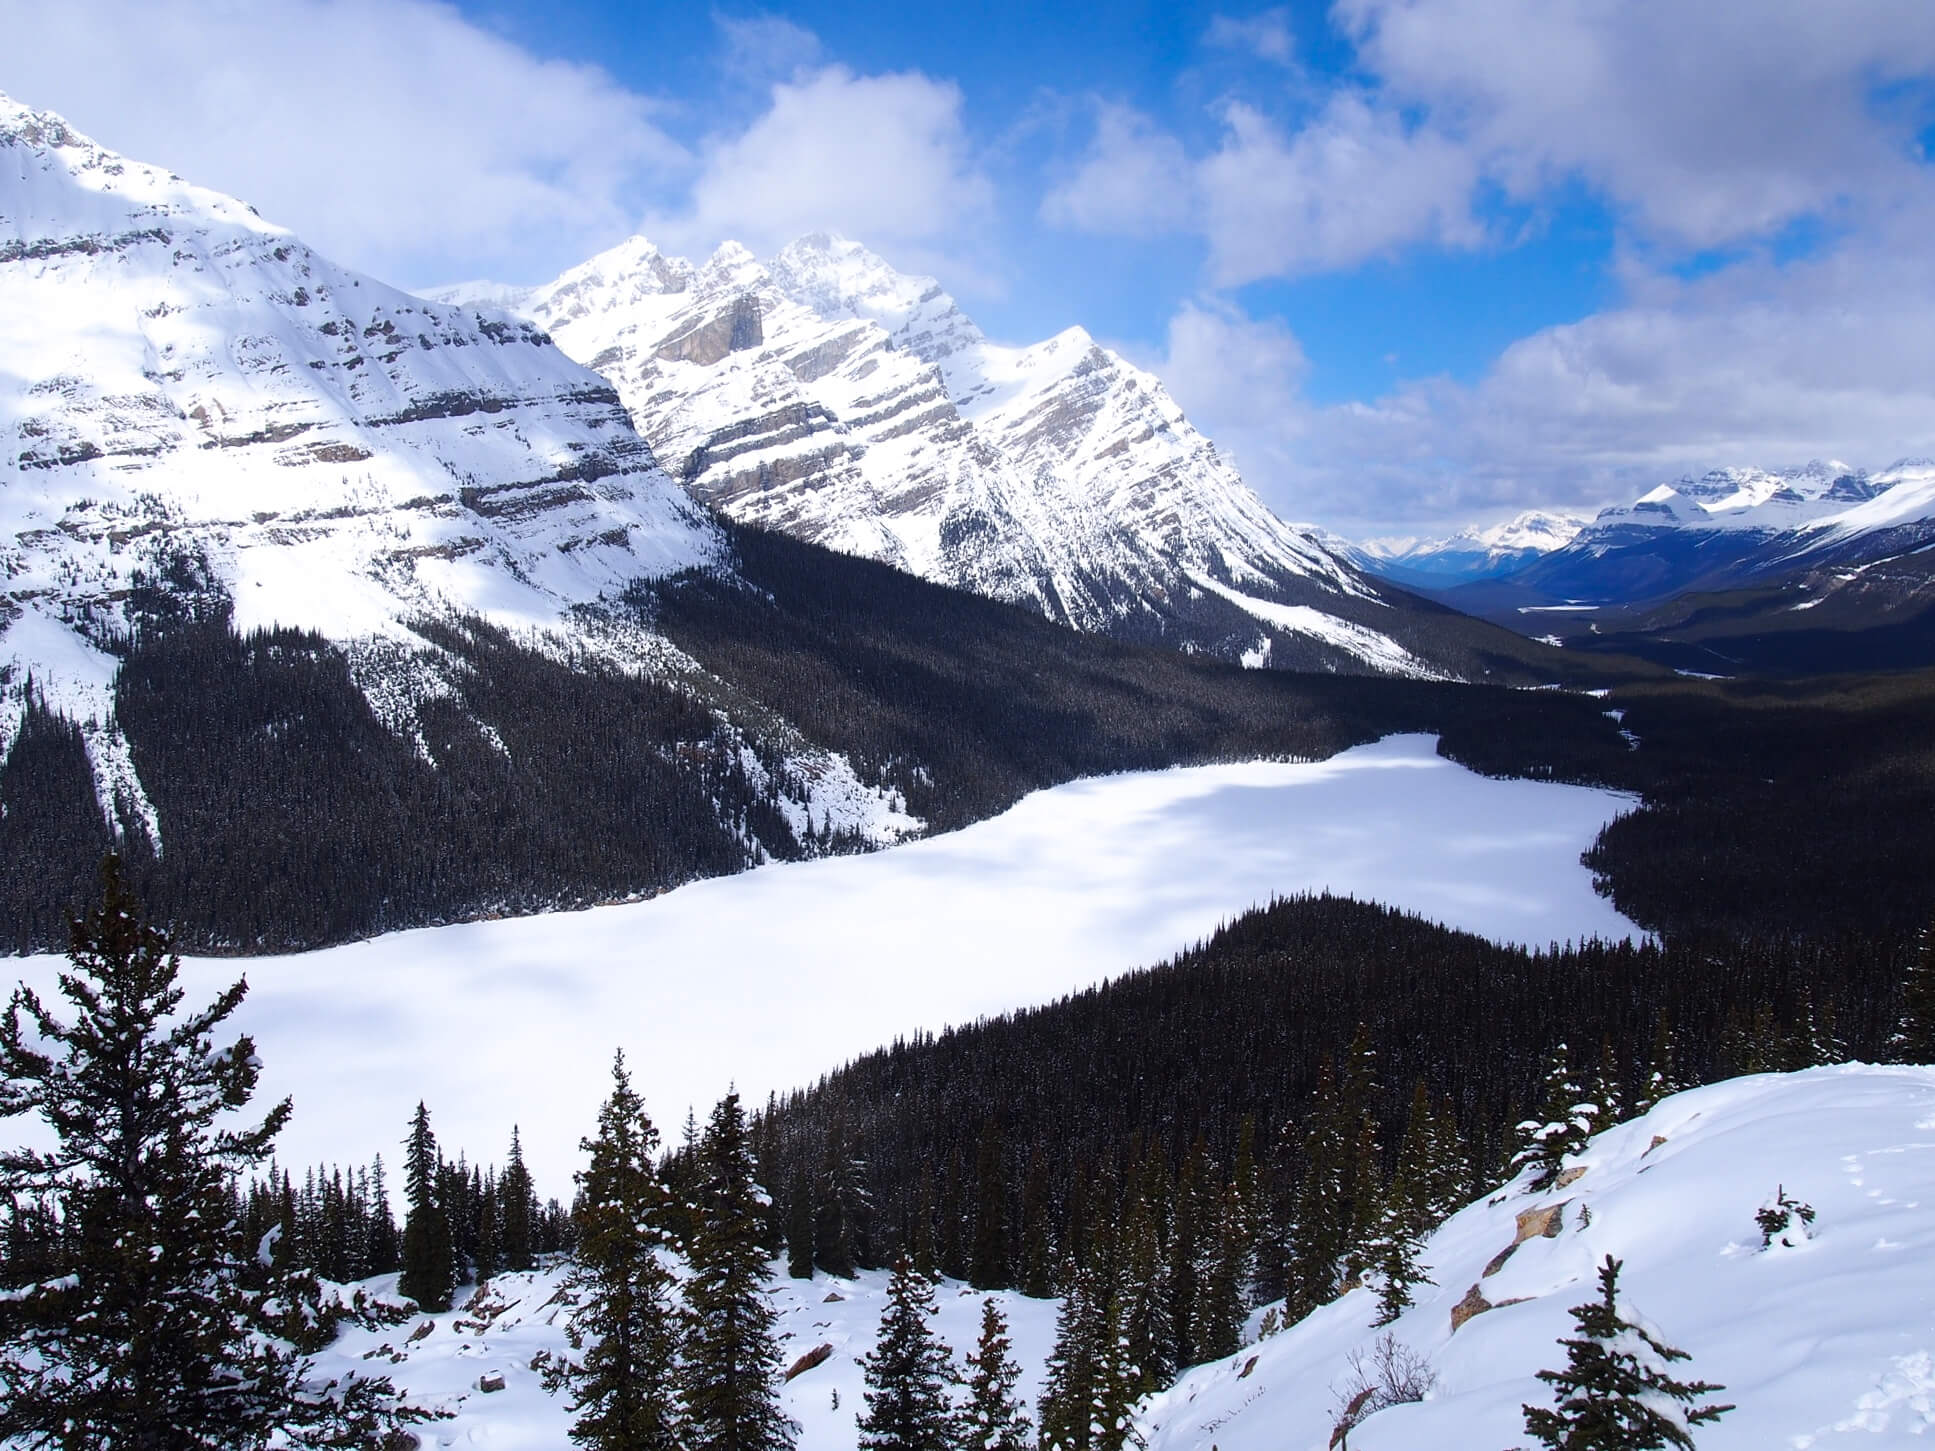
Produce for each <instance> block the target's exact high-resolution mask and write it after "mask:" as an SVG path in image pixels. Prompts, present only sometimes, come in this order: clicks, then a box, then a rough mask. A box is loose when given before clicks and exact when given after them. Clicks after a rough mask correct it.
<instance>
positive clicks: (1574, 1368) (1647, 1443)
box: [1523, 1255, 1733, 1451]
mask: <svg viewBox="0 0 1935 1451" xmlns="http://www.w3.org/2000/svg"><path fill="white" fill-rule="evenodd" d="M1619 1270H1620V1261H1618V1260H1616V1259H1614V1258H1613V1257H1612V1256H1611V1255H1607V1256H1606V1262H1605V1263H1604V1264H1603V1265H1601V1266H1600V1267H1599V1298H1598V1299H1597V1300H1593V1301H1590V1302H1588V1303H1586V1304H1584V1305H1575V1306H1573V1307H1572V1318H1573V1324H1574V1327H1575V1329H1576V1331H1577V1334H1576V1335H1574V1336H1573V1337H1571V1338H1570V1339H1566V1340H1561V1341H1560V1342H1559V1343H1560V1344H1561V1345H1563V1346H1564V1347H1565V1348H1566V1368H1565V1369H1564V1370H1542V1371H1540V1372H1539V1379H1540V1380H1542V1381H1544V1382H1546V1384H1548V1385H1550V1386H1551V1387H1552V1394H1553V1396H1554V1398H1555V1399H1556V1401H1557V1405H1555V1406H1549V1407H1548V1406H1529V1405H1528V1406H1526V1407H1524V1408H1523V1409H1524V1412H1525V1430H1526V1434H1528V1435H1530V1436H1534V1437H1536V1438H1537V1439H1538V1440H1539V1442H1540V1443H1541V1444H1542V1445H1544V1446H1545V1447H1546V1448H1547V1451H1664V1448H1667V1447H1676V1448H1679V1451H1692V1448H1693V1427H1695V1426H1698V1425H1702V1424H1704V1423H1706V1422H1708V1421H1715V1420H1718V1419H1719V1418H1720V1417H1721V1416H1722V1415H1723V1414H1725V1413H1726V1412H1728V1411H1730V1410H1732V1409H1733V1407H1732V1406H1724V1405H1716V1404H1714V1403H1713V1402H1711V1401H1709V1402H1707V1403H1705V1404H1703V1405H1702V1404H1697V1403H1698V1402H1699V1401H1700V1399H1701V1397H1703V1396H1708V1395H1711V1394H1712V1393H1713V1392H1715V1391H1721V1390H1725V1389H1726V1387H1725V1386H1718V1385H1712V1384H1709V1383H1708V1382H1706V1381H1691V1382H1688V1381H1679V1380H1675V1379H1674V1378H1673V1377H1672V1376H1671V1375H1669V1374H1668V1373H1667V1369H1666V1368H1667V1366H1668V1365H1670V1364H1671V1363H1672V1362H1674V1361H1676V1360H1685V1359H1687V1354H1686V1352H1685V1351H1683V1350H1676V1349H1674V1348H1673V1347H1672V1346H1670V1345H1666V1344H1664V1343H1662V1342H1661V1341H1660V1340H1658V1339H1657V1338H1655V1337H1654V1335H1653V1333H1652V1332H1651V1331H1650V1330H1648V1329H1646V1328H1645V1327H1644V1326H1643V1325H1640V1324H1638V1323H1636V1322H1635V1321H1633V1320H1630V1319H1627V1318H1626V1317H1625V1316H1623V1315H1621V1314H1620V1312H1619V1306H1618V1301H1617V1296H1618V1287H1619Z"/></svg>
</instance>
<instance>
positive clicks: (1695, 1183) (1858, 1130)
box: [1142, 1064, 1935, 1451]
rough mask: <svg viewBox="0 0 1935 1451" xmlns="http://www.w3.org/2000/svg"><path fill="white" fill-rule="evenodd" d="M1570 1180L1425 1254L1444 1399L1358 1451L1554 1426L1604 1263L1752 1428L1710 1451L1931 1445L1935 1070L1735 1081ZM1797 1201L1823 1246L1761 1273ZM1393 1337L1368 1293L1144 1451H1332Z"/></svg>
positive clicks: (1482, 1219)
mask: <svg viewBox="0 0 1935 1451" xmlns="http://www.w3.org/2000/svg"><path fill="white" fill-rule="evenodd" d="M1656 1140H1659V1141H1660V1142H1657V1143H1656V1142H1655V1141H1656ZM1577 1162H1578V1163H1580V1164H1583V1165H1585V1166H1586V1172H1585V1174H1584V1175H1583V1176H1582V1177H1581V1178H1579V1179H1578V1180H1577V1181H1576V1182H1575V1183H1573V1184H1571V1185H1569V1186H1568V1187H1566V1188H1564V1189H1559V1190H1554V1191H1552V1192H1549V1193H1546V1194H1542V1195H1537V1196H1530V1195H1527V1194H1525V1193H1524V1192H1523V1191H1522V1189H1520V1188H1517V1187H1514V1188H1513V1189H1511V1190H1510V1191H1508V1192H1502V1193H1500V1194H1495V1195H1493V1196H1492V1197H1491V1198H1489V1199H1485V1200H1480V1201H1479V1202H1478V1203H1476V1204H1473V1205H1471V1206H1470V1207H1468V1208H1466V1209H1464V1210H1463V1211H1461V1212H1460V1213H1458V1214H1456V1215H1454V1216H1453V1217H1452V1218H1451V1219H1450V1220H1448V1221H1447V1222H1446V1223H1445V1224H1444V1225H1443V1226H1442V1227H1441V1228H1440V1229H1439V1230H1438V1232H1437V1233H1436V1234H1434V1235H1433V1236H1432V1237H1431V1239H1430V1240H1429V1241H1428V1242H1427V1244H1426V1245H1425V1248H1424V1252H1423V1254H1422V1256H1421V1260H1422V1262H1423V1263H1424V1264H1426V1265H1429V1266H1431V1267H1432V1268H1431V1270H1430V1274H1431V1277H1432V1278H1433V1279H1434V1280H1436V1281H1437V1285H1436V1287H1435V1288H1433V1287H1432V1286H1421V1287H1420V1292H1419V1295H1418V1300H1419V1303H1418V1304H1417V1305H1416V1306H1414V1307H1413V1308H1412V1309H1411V1310H1409V1311H1408V1312H1406V1313H1405V1314H1404V1315H1403V1316H1401V1317H1400V1318H1399V1319H1398V1320H1397V1322H1396V1323H1395V1324H1393V1325H1392V1326H1391V1327H1390V1329H1391V1331H1392V1332H1393V1333H1395V1334H1396V1336H1397V1337H1398V1339H1399V1340H1400V1341H1402V1342H1403V1343H1404V1344H1405V1345H1407V1346H1409V1347H1410V1348H1411V1349H1412V1350H1413V1351H1416V1352H1419V1353H1421V1354H1423V1355H1425V1356H1427V1357H1429V1359H1430V1362H1431V1366H1432V1368H1433V1369H1434V1370H1435V1371H1436V1372H1437V1374H1438V1378H1439V1379H1438V1386H1437V1389H1436V1390H1435V1391H1434V1392H1433V1394H1432V1395H1430V1396H1429V1397H1428V1398H1427V1399H1425V1400H1424V1401H1422V1402H1418V1403H1414V1404H1409V1405H1399V1406H1393V1407H1391V1408H1390V1409H1388V1410H1385V1411H1382V1412H1379V1413H1378V1414H1377V1415H1375V1416H1372V1417H1370V1418H1369V1419H1367V1420H1365V1421H1364V1422H1363V1423H1362V1424H1361V1425H1359V1426H1358V1427H1357V1428H1356V1429H1355V1430H1353V1431H1352V1432H1351V1433H1350V1447H1351V1451H1416V1448H1420V1447H1442V1448H1445V1451H1454V1448H1455V1451H1498V1448H1504V1447H1509V1446H1525V1445H1526V1444H1527V1443H1528V1439H1529V1438H1528V1437H1527V1436H1526V1435H1525V1431H1524V1422H1523V1418H1522V1415H1521V1412H1520V1409H1519V1408H1520V1406H1521V1405H1523V1404H1524V1403H1527V1402H1530V1403H1532V1404H1534V1405H1550V1404H1551V1403H1552V1398H1551V1393H1550V1392H1549V1391H1548V1390H1547V1388H1546V1386H1545V1385H1544V1384H1543V1383H1542V1382H1540V1381H1539V1380H1538V1379H1536V1376H1537V1373H1538V1372H1539V1371H1540V1370H1546V1369H1557V1368H1562V1367H1563V1366H1564V1364H1565V1352H1564V1351H1563V1350H1561V1349H1560V1348H1559V1346H1558V1340H1559V1337H1560V1336H1562V1335H1570V1334H1571V1333H1572V1316H1571V1314H1570V1313H1569V1312H1570V1308H1571V1307H1572V1306H1574V1305H1577V1304H1580V1303H1581V1302H1583V1301H1586V1300H1590V1299H1593V1298H1595V1297H1596V1296H1597V1293H1598V1286H1597V1281H1596V1266H1597V1265H1598V1264H1599V1262H1600V1261H1602V1260H1603V1259H1604V1258H1605V1256H1606V1255H1608V1254H1611V1255H1613V1256H1615V1257H1617V1258H1618V1259H1620V1260H1621V1261H1623V1262H1624V1266H1625V1268H1624V1270H1623V1271H1622V1273H1621V1275H1620V1299H1621V1304H1622V1310H1623V1312H1624V1313H1626V1314H1628V1315H1629V1316H1632V1315H1633V1313H1634V1312H1637V1315H1638V1316H1639V1317H1643V1318H1644V1319H1645V1320H1646V1321H1648V1322H1650V1323H1651V1325H1652V1326H1653V1327H1654V1331H1655V1333H1656V1334H1658V1335H1659V1336H1660V1337H1661V1338H1662V1339H1664V1340H1665V1341H1666V1343H1667V1344H1669V1345H1674V1346H1677V1347H1679V1348H1680V1349H1682V1350H1684V1351H1686V1352H1687V1353H1688V1354H1689V1355H1690V1356H1691V1357H1692V1358H1691V1359H1690V1360H1688V1361H1686V1362H1685V1363H1683V1364H1682V1365H1680V1366H1679V1367H1677V1373H1678V1374H1680V1375H1681V1377H1682V1378H1683V1379H1687V1380H1709V1381H1717V1382H1719V1383H1721V1384H1722V1385H1724V1386H1725V1387H1726V1391H1725V1393H1724V1394H1721V1395H1719V1396H1717V1397H1716V1399H1718V1400H1719V1401H1721V1402H1732V1403H1734V1405H1735V1406H1736V1407H1737V1409H1735V1410H1734V1411H1732V1412H1730V1413H1729V1414H1727V1415H1726V1416H1723V1417H1722V1418H1721V1419H1720V1420H1719V1421H1717V1422H1715V1423H1713V1424H1712V1425H1707V1426H1701V1427H1699V1428H1697V1429H1696V1431H1695V1434H1694V1440H1695V1442H1696V1444H1697V1445H1698V1446H1699V1447H1700V1451H1790V1448H1791V1451H1831V1448H1836V1447H1855V1446H1858V1447H1861V1448H1863V1451H1883V1448H1887V1447H1910V1446H1914V1447H1925V1446H1927V1445H1929V1444H1931V1443H1930V1442H1929V1441H1928V1440H1927V1439H1926V1437H1927V1435H1928V1433H1929V1432H1930V1431H1931V1430H1935V1314H1931V1306H1935V1069H1928V1068H1883V1067H1869V1066H1866V1065H1862V1064H1845V1065H1841V1066H1838V1067H1833V1068H1815V1069H1810V1070H1808V1071H1807V1072H1805V1073H1794V1074H1762V1075H1758V1076H1755V1077H1751V1078H1738V1079H1733V1080H1731V1081H1729V1082H1726V1083H1718V1084H1714V1085H1712V1086H1710V1087H1707V1088H1701V1089H1696V1090H1694V1091H1692V1092H1689V1093H1682V1094H1678V1095H1676V1096H1674V1097H1672V1098H1670V1099H1667V1100H1666V1101H1664V1102H1663V1103H1661V1104H1660V1105H1659V1106H1658V1107H1657V1108H1655V1109H1654V1110H1653V1111H1652V1112H1651V1113H1650V1114H1647V1115H1646V1116H1645V1117H1643V1118H1640V1119H1636V1120H1634V1121H1633V1122H1631V1123H1626V1124H1621V1125H1619V1126H1617V1127H1615V1128H1613V1129H1610V1130H1608V1131H1607V1132H1605V1133H1603V1134H1601V1135H1599V1137H1597V1138H1596V1139H1594V1140H1593V1141H1592V1144H1591V1147H1590V1149H1589V1150H1588V1152H1587V1153H1585V1154H1584V1155H1582V1156H1580V1158H1579V1159H1578V1160H1577ZM1781 1186H1785V1188H1786V1190H1787V1192H1788V1194H1790V1195H1791V1196H1793V1197H1794V1198H1796V1199H1799V1200H1802V1201H1804V1202H1806V1203H1808V1204H1811V1205H1812V1206H1813V1207H1814V1208H1815V1210H1816V1211H1817V1212H1818V1215H1819V1217H1818V1218H1817V1219H1816V1220H1815V1222H1814V1226H1813V1234H1814V1237H1813V1238H1812V1239H1811V1240H1806V1241H1803V1242H1801V1243H1799V1244H1798V1245H1797V1246H1796V1247H1794V1248H1791V1249H1790V1248H1782V1247H1780V1246H1779V1245H1776V1246H1775V1248H1773V1249H1772V1250H1767V1251H1763V1250H1762V1249H1761V1247H1760V1232H1759V1230H1758V1229H1757V1228H1756V1226H1755V1223H1754V1211H1755V1210H1756V1209H1758V1208H1759V1207H1760V1206H1761V1205H1762V1204H1763V1203H1765V1202H1766V1201H1768V1200H1770V1199H1772V1198H1773V1196H1774V1193H1775V1191H1776V1189H1777V1188H1779V1187H1781ZM1560 1204H1563V1206H1564V1208H1563V1210H1562V1211H1561V1212H1560V1215H1559V1218H1558V1220H1557V1232H1556V1234H1555V1235H1554V1236H1553V1237H1551V1238H1546V1237H1544V1236H1542V1235H1537V1234H1535V1235H1533V1236H1532V1237H1531V1238H1528V1239H1526V1240H1525V1241H1524V1243H1522V1244H1520V1245H1519V1246H1518V1248H1517V1249H1516V1250H1515V1251H1513V1252H1512V1254H1511V1256H1510V1258H1509V1259H1507V1260H1506V1261H1505V1263H1504V1264H1503V1266H1502V1267H1500V1268H1498V1269H1497V1270H1496V1272H1495V1273H1493V1274H1491V1275H1486V1273H1485V1271H1486V1269H1487V1268H1488V1267H1489V1266H1490V1265H1491V1264H1492V1263H1493V1262H1494V1260H1495V1258H1496V1257H1498V1256H1499V1255H1500V1252H1501V1251H1503V1250H1505V1249H1507V1248H1508V1247H1509V1246H1510V1245H1511V1244H1512V1243H1513V1241H1514V1239H1515V1238H1516V1237H1517V1234H1518V1222H1519V1217H1520V1215H1521V1214H1522V1213H1523V1212H1524V1211H1526V1210H1530V1209H1539V1208H1547V1207H1551V1206H1555V1205H1560ZM1473 1287H1477V1289H1478V1290H1479V1292H1480V1293H1481V1294H1482V1295H1483V1296H1484V1298H1485V1299H1486V1300H1487V1301H1489V1302H1491V1303H1492V1304H1493V1305H1495V1306H1497V1308H1495V1309H1492V1310H1488V1311H1485V1312H1483V1313H1481V1314H1479V1315H1477V1316H1476V1317H1475V1318H1473V1319H1470V1320H1467V1321H1466V1322H1465V1324H1464V1325H1463V1326H1462V1327H1461V1328H1460V1329H1458V1330H1457V1331H1455V1332H1454V1331H1453V1330H1452V1328H1451V1307H1452V1306H1453V1305H1456V1304H1457V1303H1458V1302H1459V1301H1460V1300H1461V1299H1463V1298H1464V1297H1465V1296H1466V1294H1467V1293H1468V1292H1470V1291H1471V1290H1472V1289H1473ZM1506 1301H1517V1302H1518V1303H1514V1304H1507V1303H1505V1302H1506ZM1376 1315H1377V1300H1376V1296H1375V1295H1374V1294H1373V1293H1372V1292H1371V1291H1369V1290H1356V1291H1353V1292H1352V1293H1350V1294H1349V1295H1346V1296H1345V1297H1344V1298H1342V1299H1341V1300H1338V1301H1336V1302H1335V1303H1333V1304H1330V1305H1327V1306H1325V1307H1324V1308H1323V1309H1321V1310H1319V1311H1317V1312H1316V1313H1315V1314H1313V1315H1312V1316H1310V1317H1309V1318H1308V1319H1306V1320H1304V1321H1303V1322H1302V1323H1300V1324H1299V1325H1297V1326H1295V1327H1293V1328H1291V1329H1289V1330H1286V1331H1284V1332H1283V1333H1281V1334H1279V1335H1276V1336H1273V1337H1271V1338H1270V1339H1268V1340H1266V1341H1264V1342H1263V1343H1262V1344H1261V1345H1258V1346H1255V1347H1252V1348H1250V1349H1247V1350H1245V1351H1243V1352H1242V1353H1241V1354H1240V1355H1238V1356H1237V1357H1235V1358H1234V1359H1233V1360H1230V1361H1224V1362H1219V1363H1216V1364H1212V1365H1209V1366H1203V1367H1198V1368H1197V1369H1195V1370H1193V1371H1190V1372H1188V1373H1186V1374H1185V1375H1184V1376H1183V1377H1182V1378H1181V1379H1180V1380H1179V1381H1178V1382H1177V1383H1176V1384H1175V1386H1174V1387H1172V1388H1171V1389H1170V1390H1168V1391H1166V1392H1164V1393H1162V1394H1161V1395H1159V1396H1156V1397H1154V1398H1152V1401H1151V1403H1149V1404H1148V1405H1147V1406H1145V1408H1144V1412H1143V1417H1142V1430H1143V1433H1144V1434H1145V1435H1146V1436H1147V1438H1148V1444H1149V1451H1198V1448H1201V1451H1207V1448H1209V1447H1210V1446H1211V1445H1214V1446H1216V1447H1218V1448H1219V1451H1324V1447H1325V1446H1326V1444H1327V1443H1328V1441H1329V1438H1330V1432H1331V1426H1332V1417H1331V1409H1332V1406H1333V1404H1334V1398H1333V1396H1332V1394H1331V1388H1332V1386H1333V1385H1337V1384H1341V1383H1342V1380H1343V1377H1344V1374H1345V1372H1346V1369H1347V1367H1346V1364H1345V1361H1346V1357H1347V1356H1348V1355H1349V1353H1350V1352H1351V1351H1352V1350H1353V1349H1355V1348H1358V1347H1368V1346H1369V1345H1370V1344H1371V1343H1372V1341H1373V1340H1374V1339H1375V1338H1376V1337H1377V1336H1378V1335H1379V1334H1381V1333H1383V1332H1381V1331H1376V1330H1373V1329H1372V1328H1371V1322H1372V1320H1373V1319H1375V1318H1376ZM1253 1323H1254V1322H1253ZM1252 1356H1254V1357H1255V1358H1256V1365H1255V1367H1254V1369H1253V1370H1252V1371H1251V1373H1250V1374H1249V1375H1248V1376H1247V1377H1245V1376H1243V1375H1242V1374H1241V1372H1242V1370H1243V1368H1244V1366H1245V1365H1247V1364H1248V1362H1249V1360H1250V1358H1251V1357H1252Z"/></svg>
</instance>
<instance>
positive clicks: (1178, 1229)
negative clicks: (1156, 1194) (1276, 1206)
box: [1168, 1135, 1211, 1365]
mask: <svg viewBox="0 0 1935 1451" xmlns="http://www.w3.org/2000/svg"><path fill="white" fill-rule="evenodd" d="M1208 1173H1209V1166H1208V1150H1207V1148H1206V1146H1205V1145H1204V1142H1203V1140H1202V1138H1201V1136H1200V1135H1199V1136H1198V1137H1197V1139H1196V1142H1195V1143H1194V1144H1192V1145H1191V1146H1190V1150H1189V1153H1188V1154H1187V1155H1186V1156H1185V1157H1184V1158H1183V1162H1182V1169H1181V1171H1180V1172H1179V1173H1178V1174H1177V1176H1176V1190H1175V1194H1174V1196H1173V1197H1172V1200H1171V1203H1172V1205H1173V1211H1174V1212H1173V1215H1172V1218H1171V1220H1170V1225H1169V1276H1168V1290H1169V1329H1170V1333H1171V1334H1172V1335H1173V1336H1174V1337H1175V1345H1174V1348H1173V1351H1172V1353H1171V1358H1172V1360H1173V1361H1174V1363H1175V1364H1177V1365H1194V1364H1196V1363H1197V1361H1199V1360H1201V1359H1203V1357H1201V1356H1199V1355H1197V1354H1196V1337H1195V1334H1194V1327H1195V1323H1196V1296H1197V1293H1198V1289H1199V1286H1200V1283H1201V1280H1202V1271H1203V1260H1204V1254H1203V1225H1204V1221H1205V1219H1206V1218H1210V1217H1211V1216H1210V1215H1209V1213H1208V1206H1207V1204H1206V1203H1205V1199H1204V1192H1203V1181H1204V1180H1205V1178H1207V1177H1208Z"/></svg>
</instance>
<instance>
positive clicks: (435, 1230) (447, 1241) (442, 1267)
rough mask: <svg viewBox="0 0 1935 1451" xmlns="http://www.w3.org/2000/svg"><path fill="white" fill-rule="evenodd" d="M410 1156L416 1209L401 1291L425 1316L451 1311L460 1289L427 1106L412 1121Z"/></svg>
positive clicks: (407, 1194)
mask: <svg viewBox="0 0 1935 1451" xmlns="http://www.w3.org/2000/svg"><path fill="white" fill-rule="evenodd" d="M404 1150H405V1152H404V1159H403V1167H404V1187H403V1195H404V1199H405V1201H406V1202H407V1203H408V1204H409V1206H410V1209H409V1213H408V1214H406V1215H405V1216H404V1219H403V1242H402V1246H401V1255H400V1259H401V1268H400V1270H399V1273H398V1275H397V1281H396V1291H397V1293H398V1294H399V1295H402V1296H403V1297H404V1298H406V1299H410V1300H415V1301H416V1302H417V1304H418V1305H420V1306H422V1307H423V1308H424V1309H425V1310H431V1311H441V1310H448V1309H449V1308H450V1296H451V1292H452V1291H453V1290H455V1289H456V1287H457V1259H456V1246H455V1243H454V1240H453V1237H452V1235H451V1227H450V1217H449V1215H448V1214H447V1213H446V1212H445V1209H444V1202H445V1186H444V1183H443V1181H444V1179H445V1176H444V1175H443V1174H442V1173H441V1172H440V1170H441V1169H442V1156H441V1155H440V1154H439V1153H438V1151H437V1137H436V1135H435V1134H433V1133H432V1132H431V1131H430V1110H429V1109H427V1108H425V1107H424V1106H423V1105H422V1104H421V1103H419V1104H418V1105H417V1111H416V1115H415V1117H414V1118H412V1119H411V1121H410V1137H409V1138H407V1139H405V1140H404Z"/></svg>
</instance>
